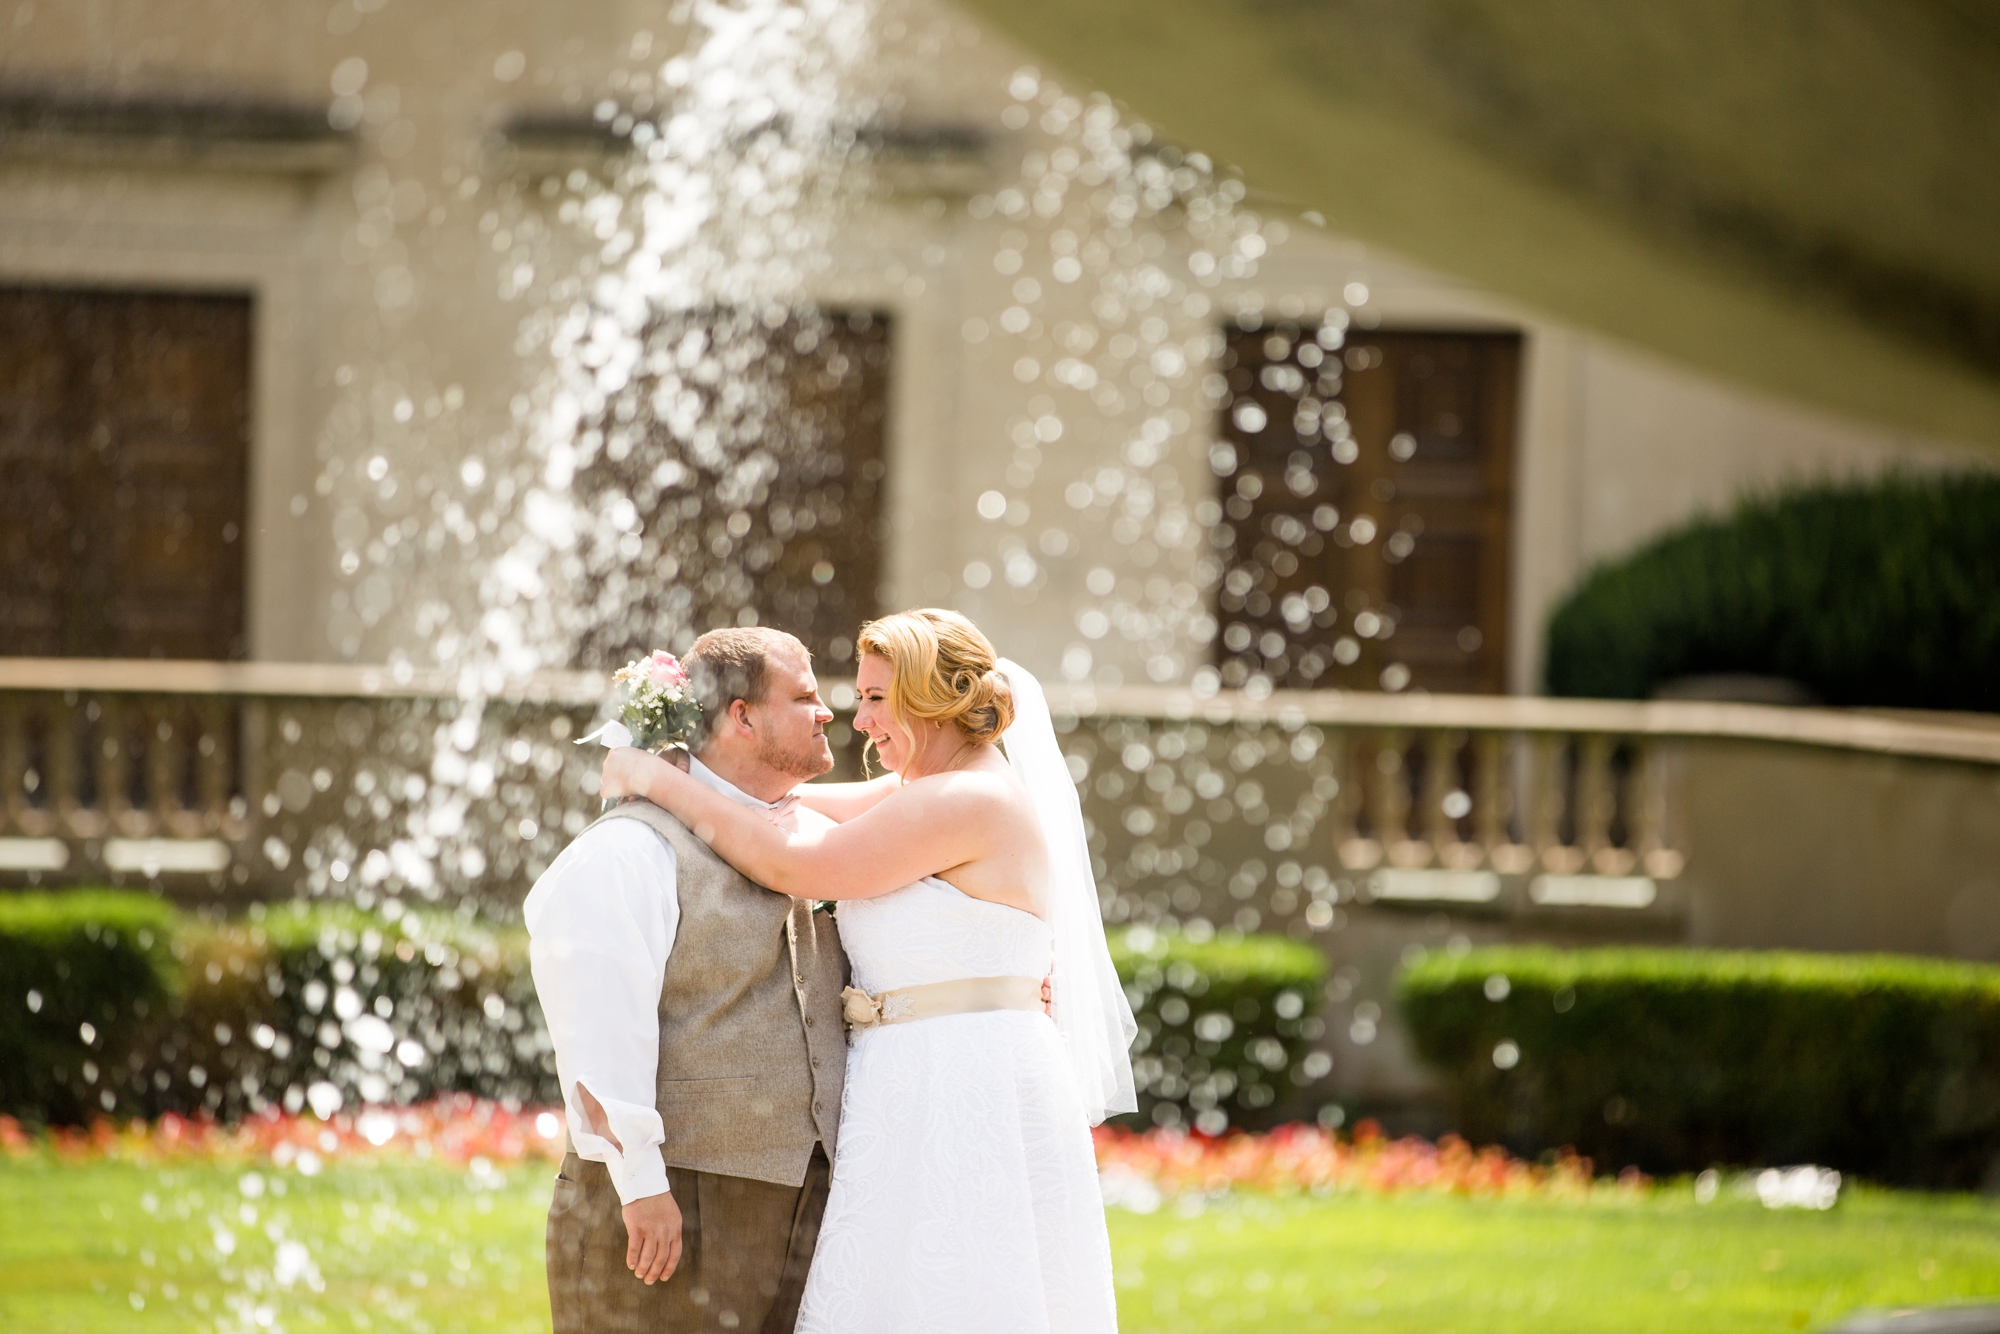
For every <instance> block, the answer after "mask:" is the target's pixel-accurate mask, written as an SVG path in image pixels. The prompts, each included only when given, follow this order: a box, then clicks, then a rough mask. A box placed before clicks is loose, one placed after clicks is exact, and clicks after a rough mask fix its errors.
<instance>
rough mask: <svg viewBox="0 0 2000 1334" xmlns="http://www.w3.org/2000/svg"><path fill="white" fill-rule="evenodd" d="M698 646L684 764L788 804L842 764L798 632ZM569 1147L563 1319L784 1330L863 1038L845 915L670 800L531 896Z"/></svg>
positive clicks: (554, 1293) (720, 633) (704, 640)
mask: <svg viewBox="0 0 2000 1334" xmlns="http://www.w3.org/2000/svg"><path fill="white" fill-rule="evenodd" d="M683 665H684V666H685V667H686V668H687V671H688V675H689V677H690V678H691V679H692V681H693V683H694V688H695V691H696V695H697V698H699V699H700V700H701V702H702V706H703V735H702V736H701V737H700V738H699V739H698V740H697V742H696V744H695V746H694V759H693V762H692V764H691V766H690V770H689V771H690V772H691V773H692V774H693V775H694V776H695V777H696V778H698V779H700V780H701V781H702V782H703V783H705V784H707V785H708V786H709V787H711V788H713V789H715V790H716V791H717V792H720V793H722V794H723V795H724V796H727V797H729V798H730V799H731V800H733V801H737V802H740V803H742V804H743V805H745V806H750V807H754V808H756V809H758V810H760V811H762V812H765V813H766V815H767V817H768V818H770V819H771V820H772V821H773V823H776V824H778V825H779V826H781V827H783V828H787V829H795V828H797V827H799V826H800V825H801V824H804V823H807V822H822V821H823V817H821V816H818V815H816V814H815V813H813V812H811V811H808V810H806V809H804V808H803V807H801V806H799V804H798V799H797V798H796V797H795V796H793V795H792V789H793V788H795V787H797V786H798V785H799V783H801V782H803V781H804V780H806V779H808V778H816V777H818V776H819V775H820V774H823V773H825V772H826V771H827V770H828V769H830V768H832V767H833V754H832V752H831V750H830V749H829V748H828V746H827V741H826V733H825V727H826V724H827V723H828V722H830V721H831V720H832V718H833V714H832V712H831V711H830V710H828V709H827V708H826V706H825V705H824V704H822V703H821V702H820V698H819V688H818V684H817V682H815V680H814V679H813V672H812V659H811V657H810V655H809V654H808V653H807V652H806V649H805V646H804V645H803V644H801V643H799V641H798V640H797V639H794V638H793V637H792V636H790V635H788V634H783V633H781V632H779V631H776V630H770V629H762V628H759V629H740V630H739V629H732V630H716V631H712V632H710V633H709V634H706V635H703V636H702V637H701V638H700V639H697V640H696V641H695V643H694V647H693V648H691V649H690V650H688V652H687V654H686V655H685V658H684V663H683ZM524 913H525V916H526V918H527V923H528V930H529V934H530V938H531V944H530V956H529V957H530V961H531V964H532V966H533V969H534V976H535V989H536V991H537V992H538V993H539V994H540V997H541V1002H542V1010H543V1013H544V1015H545V1016H546V1017H547V1020H548V1026H549V1034H550V1036H551V1037H552V1038H553V1039H554V1042H555V1049H556V1069H557V1073H558V1075H559V1076H560V1078H561V1081H562V1089H563V1101H564V1106H565V1111H566V1112H567V1119H568V1123H569V1139H570V1145H571V1148H570V1151H569V1153H568V1154H567V1155H566V1156H565V1158H564V1159H563V1165H562V1171H561V1174H560V1175H559V1176H557V1178H556V1183H555V1198H554V1200H553V1201H552V1202H551V1204H550V1206H549V1226H548V1272H549V1299H550V1304H551V1306H552V1307H553V1309H554V1315H555V1331H556V1334H584V1332H585V1331H588V1332H589V1334H610V1332H612V1331H619V1332H623V1331H633V1332H634V1334H638V1331H645V1332H646V1334H695V1331H721V1330H741V1331H746V1332H747V1331H763V1334H781V1332H789V1331H790V1330H791V1329H792V1327H793V1325H794V1323H795V1322H796V1320H797V1316H798V1307H799V1299H800V1297H801V1295H802V1293H803V1289H804V1284H805V1277H806V1271H807V1268H808V1267H809V1265H810V1263H811V1260H812V1253H813V1247H814V1244H815V1242H816V1241H817V1240H818V1235H819V1222H820V1215H821V1214H822V1213H823V1212H824V1210H825V1208H826V1198H827V1189H828V1180H829V1175H830V1168H829V1163H830V1161H831V1158H832V1154H833V1149H834V1143H835V1139H836V1136H837V1135H838V1133H839V1128H840V1095H841V1085H842V1080H843V1078H844V1076H845V1073H846V1062H847V1046H846V1041H845V1033H844V1029H843V1027H842V1022H841V999H840V993H841V988H842V987H843V986H844V985H845V984H846V982H847V959H846V956H845V955H844V954H843V953H842V952H841V949H840V940H839V937H838V935H837V934H836V932H835V929H834V924H833V919H832V917H830V916H828V915H824V914H822V915H815V914H814V913H813V912H812V905H811V904H810V903H809V902H807V901H805V900H795V899H789V898H785V897H783V896H781V895H778V894H773V893H770V892H769V891H767V890H764V889H760V888H758V887H757V886H756V885H754V884H752V883H751V882H750V881H748V880H746V879H744V878H743V877H742V876H741V875H739V874H738V873H737V872H736V871H735V870H733V869H731V868H730V867H729V865H728V864H727V863H725V862H723V861H722V860H721V859H720V858H719V857H717V856H716V855H715V854H714V853H712V852H710V851H709V849H708V846H707V844H705V843H703V842H702V841H701V840H700V839H699V838H697V837H695V836H694V834H693V833H691V832H690V831H689V830H688V829H687V828H686V827H685V826H683V825H682V824H681V823H680V822H679V821H677V820H675V819H674V818H673V817H672V816H670V815H668V814H667V813H666V812H665V811H662V810H661V809H660V808H659V807H657V806H653V805H651V804H649V803H646V802H628V803H626V804H624V805H621V806H616V807H613V808H612V809H611V810H610V811H607V812H606V813H605V814H604V815H603V816H602V817H600V818H599V819H598V821H597V822H596V823H595V824H593V825H592V826H591V827H590V828H588V829H586V830H585V831H584V832H583V833H582V834H581V835H579V836H578V837H577V839H576V841H575V842H574V843H572V844H570V846H569V847H568V848H566V849H565V850H564V851H563V853H562V854H561V855H560V856H559V857H557V858H556V860H555V863H554V864H553V865H551V866H550V867H549V869H548V871H547V872H546V873H544V874H543V876H542V877H541V879H540V880H538V881H537V882H536V883H535V887H534V890H533V891H532V892H531V893H530V894H529V895H528V900H527V903H526V906H525V908H524Z"/></svg>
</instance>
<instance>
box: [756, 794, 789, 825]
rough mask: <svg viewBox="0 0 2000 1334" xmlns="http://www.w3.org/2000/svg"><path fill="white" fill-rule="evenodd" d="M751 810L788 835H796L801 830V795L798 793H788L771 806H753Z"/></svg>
mask: <svg viewBox="0 0 2000 1334" xmlns="http://www.w3.org/2000/svg"><path fill="white" fill-rule="evenodd" d="M751 809H752V810H754V811H756V812H757V814H759V815H761V816H763V817H764V818H765V819H766V820H769V821H770V822H771V823H772V824H774V825H776V826H778V828H780V829H782V830H784V831H785V832H786V833H788V834H796V833H797V832H798V830H799V794H798V793H796V792H787V793H786V794H785V795H784V796H782V797H780V798H778V800H777V801H775V802H773V803H771V804H770V805H769V806H753V807H751Z"/></svg>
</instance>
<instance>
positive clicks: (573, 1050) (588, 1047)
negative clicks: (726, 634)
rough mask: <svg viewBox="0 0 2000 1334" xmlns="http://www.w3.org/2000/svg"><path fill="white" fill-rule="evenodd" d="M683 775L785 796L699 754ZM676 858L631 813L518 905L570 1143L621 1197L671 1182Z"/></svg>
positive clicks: (803, 820)
mask: <svg viewBox="0 0 2000 1334" xmlns="http://www.w3.org/2000/svg"><path fill="white" fill-rule="evenodd" d="M689 773H690V774H692V775H693V776H694V777H695V778H696V779H698V780H700V781H701V782H702V783H703V784H704V785H705V786H707V787H709V788H712V789H714V790H715V791H717V792H720V793H721V794H722V795H723V796H725V797H728V798H729V799H730V800H731V801H734V802H738V803H740V804H742V805H744V806H753V807H756V808H758V809H761V810H767V811H769V810H776V809H778V807H779V806H780V805H789V804H791V803H772V802H765V801H759V800H757V798H755V797H753V796H751V795H750V794H749V793H747V792H744V791H743V790H742V789H740V788H738V787H737V786H736V785H735V784H733V783H730V782H729V781H727V780H726V779H724V778H722V777H721V776H720V775H718V774H717V773H716V772H715V771H714V770H712V769H710V768H709V767H708V766H707V765H705V764H703V763H702V762H701V761H700V760H695V761H693V762H692V765H691V767H690V768H689ZM796 818H797V820H798V822H799V823H800V824H801V825H806V826H808V827H813V826H830V825H831V824H832V821H830V820H827V819H826V818H825V817H824V816H821V815H818V814H816V813H814V812H812V811H808V810H805V809H804V808H802V807H801V808H798V809H797V813H796ZM786 823H788V824H789V823H790V821H789V820H787V821H786ZM674 860H675V859H674V850H673V849H672V848H671V847H669V846H668V845H667V842H666V840H665V839H663V838H661V837H660V836H659V835H658V834H656V833H654V832H653V831H652V830H651V829H649V828H647V827H646V826H645V825H643V824H641V823H639V822H638V821H637V820H606V821H604V822H603V823H601V824H597V825H593V826H591V827H590V828H589V829H587V830H585V831H584V832H583V833H582V834H581V835H580V836H579V837H578V838H577V840H576V841H575V842H574V843H571V844H570V845H569V846H568V847H567V848H564V849H563V851H562V853H561V855H560V856H558V857H557V858H556V859H555V862H554V864H553V865H551V866H550V867H549V869H548V870H547V871H545V872H543V873H542V877H541V879H539V880H537V881H536V882H535V887H534V889H533V890H531V891H529V894H528V899H527V902H526V904H525V905H523V908H522V915H523V916H524V917H525V918H526V920H527V924H528V936H529V944H528V961H529V964H530V966H531V967H532V969H533V971H534V976H535V991H536V993H537V994H538V995H539V996H540V997H541V1002H542V1015H543V1017H544V1018H545V1019H546V1020H547V1021H548V1026H549V1037H550V1038H551V1039H552V1040H553V1041H554V1043H555V1049H556V1073H557V1076H558V1077H559V1078H560V1079H561V1080H562V1089H563V1109H564V1112H565V1113H566V1116H567V1120H568V1122H569V1141H570V1145H571V1147H573V1148H574V1149H575V1150H576V1152H577V1156H578V1157H580V1158H587V1159H589V1160H591V1161H592V1162H599V1163H603V1164H604V1165H605V1166H606V1167H607V1168H609V1169H610V1172H611V1181H612V1184H613V1186H615V1187H616V1188H617V1191H618V1200H619V1202H620V1203H621V1204H630V1203H631V1202H632V1201H634V1200H641V1199H645V1198H646V1197H647V1196H649V1195H658V1194H661V1193H662V1192H664V1191H665V1190H666V1189H667V1169H666V1164H665V1162H664V1161H663V1160H662V1159H661V1157H660V1144H661V1142H662V1141H664V1140H665V1139H666V1128H665V1126H664V1125H663V1124H662V1123H661V1121H660V1113H659V1109H658V1106H657V1102H658V1098H659V1086H658V1077H659V1065H660V1014H659V1011H660V991H661V988H662V987H663V986H664V985H665V981H666V975H667V956H668V955H669V954H671V953H672V951H673V947H674V935H675V933H676V931H677V930H678V928H679V926H680V893H679V887H678V885H677V884H676V882H675V878H674V876H675V864H674ZM579 1086H580V1087H583V1088H587V1089H589V1090H590V1094H591V1096H592V1097H594V1098H596V1099H597V1101H598V1104H599V1105H600V1106H602V1107H603V1108H604V1115H605V1119H606V1120H607V1121H608V1122H609V1123H610V1130H611V1133H612V1135H614V1136H616V1137H617V1140H618V1144H619V1145H623V1146H624V1148H623V1150H622V1151H621V1150H620V1149H619V1147H618V1145H614V1144H613V1143H612V1142H611V1140H610V1139H607V1138H605V1137H604V1136H602V1135H599V1134H597V1133H595V1132H593V1131H592V1130H591V1129H590V1121H589V1119H588V1118H587V1117H585V1115H584V1112H583V1107H582V1103H581V1099H580V1098H579V1097H578V1096H577V1089H578V1088H579Z"/></svg>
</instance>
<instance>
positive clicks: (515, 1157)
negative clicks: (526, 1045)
mask: <svg viewBox="0 0 2000 1334" xmlns="http://www.w3.org/2000/svg"><path fill="white" fill-rule="evenodd" d="M562 1151H563V1125H562V1114H561V1112H560V1111H550V1110H548V1109H546V1108H534V1107H530V1108H521V1109H513V1110H510V1109H508V1108H507V1107H504V1106H502V1105H501V1104H500V1103H497V1102H485V1101H481V1100H479V1099H476V1098H473V1097H470V1096H469V1095H466V1094H455V1095H453V1096H450V1097H445V1098H439V1099H438V1100H437V1101H435V1102H430V1103H425V1104H422V1105H421V1106H416V1107H363V1108H360V1109H358V1110H356V1111H354V1112H351V1113H349V1112H337V1113H335V1114H334V1115H333V1116H332V1117H330V1118H328V1119H327V1120H324V1121H322V1120H320V1119H319V1118H318V1117H316V1116H311V1115H297V1116H294V1115H288V1114H286V1113H282V1112H267V1113H264V1114H262V1115H258V1116H252V1117H248V1118H246V1119H244V1120H242V1121H238V1122H236V1123H234V1124H233V1125H223V1124H221V1123H219V1122H216V1121H212V1120H207V1119H191V1118H188V1117H183V1116H174V1115H167V1116H163V1117H161V1118H160V1119H159V1120H158V1121H155V1122H153V1123H152V1124H151V1125H147V1124H146V1123H145V1122H143V1121H130V1122H123V1123H120V1122H114V1121H111V1120H109V1119H108V1118H105V1119H99V1120H97V1121H94V1122H92V1123H91V1124H90V1125H89V1126H87V1127H84V1128H81V1129H79V1128H74V1127H62V1126H58V1127H54V1128H52V1129H49V1130H46V1131H43V1132H40V1133H37V1134H30V1133H29V1132H27V1131H25V1130H23V1129H22V1128H21V1125H20V1123H19V1122H17V1121H15V1120H14V1119H13V1118H12V1117H7V1116H0V1154H4V1155H6V1156H8V1157H21V1156H25V1155H29V1154H49V1155H51V1156H53V1157H54V1158H56V1159H57V1160H58V1161H60V1162H74V1163H81V1162H99V1161H106V1160H109V1161H117V1162H137V1163H148V1164H151V1163H170V1162H229V1163H241V1162H259V1163H262V1162H268V1163H271V1164H274V1165H275V1166H278V1167H289V1166H297V1167H298V1168H300V1170H302V1171H305V1172H307V1173H311V1172H315V1171H317V1170H318V1169H319V1167H320V1165H321V1164H323V1163H327V1162H335V1161H343V1160H351V1159H355V1158H368V1157H377V1156H382V1155H390V1154H403V1155H407V1156H410V1157H414V1158H438V1159H442V1160H444V1161H446V1162H451V1163H470V1162H472V1161H473V1160H474V1159H484V1160H486V1161H487V1162H489V1163H517V1162H522V1161H524V1160H527V1159H539V1160H546V1161H551V1162H553V1161H555V1160H556V1159H558V1158H560V1157H561V1156H562Z"/></svg>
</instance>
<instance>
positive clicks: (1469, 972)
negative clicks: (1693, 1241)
mask: <svg viewBox="0 0 2000 1334" xmlns="http://www.w3.org/2000/svg"><path fill="white" fill-rule="evenodd" d="M1496 997H1497V999H1496ZM1398 998H1399V1000H1400V1002H1401V1006H1402V1011H1403V1016H1404V1019H1405V1021H1406V1022H1407V1024H1408V1026H1409V1029H1410V1032H1411V1034H1412V1036H1413V1038H1414V1041H1415V1045H1416V1049H1417V1051H1418V1053H1419V1054H1420V1055H1421V1056H1422V1057H1423V1058H1424V1059H1425V1060H1426V1061H1428V1062H1429V1063H1430V1064H1432V1065H1433V1066H1435V1067H1436V1068H1437V1069H1438V1070H1439V1071H1441V1072H1442V1073H1443V1075H1444V1076H1445V1080H1446V1084H1447V1087H1448V1089H1449V1091H1450V1095H1451V1098H1452V1101H1453V1103H1454V1105H1455V1111H1456V1113H1457V1116H1458V1128H1459V1130H1460V1131H1461V1132H1463V1133H1464V1134H1465V1135H1467V1136H1468V1137H1469V1138H1471V1139H1473V1140H1474V1141H1475V1142H1504V1143H1506V1144H1508V1145H1509V1146H1510V1147H1512V1148H1514V1149H1515V1150H1517V1151H1520V1152H1525V1153H1539V1152H1543V1151H1546V1150H1548V1149H1552V1148H1556V1147H1559V1146H1563V1145H1570V1146H1574V1147H1575V1148H1576V1149H1578V1150H1579V1151H1580V1152H1583V1153H1586V1154H1588V1155H1590V1156H1591V1157H1592V1158H1594V1159H1596V1160H1597V1162H1598V1163H1599V1164H1600V1165H1601V1166H1604V1167H1612V1168H1616V1167H1623V1166H1625V1165H1626V1164H1636V1165H1638V1166H1639V1167H1641V1168H1644V1169H1646V1170H1647V1171H1651V1172H1686V1171H1694V1170H1698V1169H1701V1168H1705V1167H1708V1166H1711V1165H1715V1164H1728V1165H1745V1166H1747V1165H1781V1164H1786V1163H1799V1162H1815V1163H1820V1164H1824V1165H1827V1166H1831V1167H1836V1168H1839V1169H1841V1170H1842V1171H1845V1172H1853V1173H1858V1174H1860V1175H1862V1176H1866V1177H1871V1178H1875V1179H1878V1180H1882V1181H1887V1182H1895V1183H1901V1184H1909V1185H1924V1186H1939V1187H1953V1188H1965V1187H1972V1186H1977V1185H1978V1184H1980V1182H1981V1181H1982V1179H1984V1178H1985V1177H1986V1174H1987V1173H1988V1172H1989V1171H1990V1170H1992V1169H1993V1167H1994V1166H1995V1165H1996V1163H2000V967H1994V966H1991V965H1983V964H1968V963H1953V962H1945V961H1940V960H1930V959H1912V958H1901V957H1891V956H1877V955H1816V954H1792V953H1722V952H1709V951H1698V950H1625V949H1603V950H1578V951H1558V950H1553V949H1546V948H1526V947H1524V948H1498V949H1486V950H1475V951H1473V952H1471V953H1470V954H1468V955H1466V956H1464V957H1462V958H1451V957H1448V956H1446V955H1442V954H1432V955H1429V956H1427V957H1426V958H1425V959H1424V960H1422V961H1421V962H1419V963H1417V964H1415V965H1413V966H1411V967H1409V968H1407V969H1405V970H1404V972H1403V973H1402V975H1401V977H1400V979H1399V981H1398ZM1510 1048H1511V1051H1510ZM1510 1055H1511V1056H1514V1057H1515V1058H1516V1059H1515V1060H1514V1063H1513V1064H1512V1065H1511V1068H1507V1067H1508V1065H1509V1058H1510Z"/></svg>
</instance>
